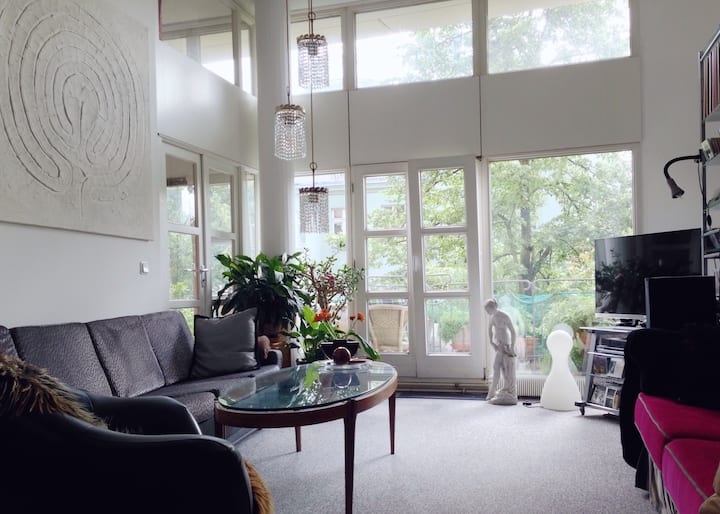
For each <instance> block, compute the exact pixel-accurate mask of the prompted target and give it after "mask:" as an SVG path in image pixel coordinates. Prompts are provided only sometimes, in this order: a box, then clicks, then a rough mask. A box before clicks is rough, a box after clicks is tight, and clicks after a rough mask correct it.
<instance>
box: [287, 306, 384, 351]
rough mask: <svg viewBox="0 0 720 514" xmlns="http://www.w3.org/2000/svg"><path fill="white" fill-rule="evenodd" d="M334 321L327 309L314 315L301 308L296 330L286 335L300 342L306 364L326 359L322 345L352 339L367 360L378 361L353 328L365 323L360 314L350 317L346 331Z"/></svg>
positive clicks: (370, 347)
mask: <svg viewBox="0 0 720 514" xmlns="http://www.w3.org/2000/svg"><path fill="white" fill-rule="evenodd" d="M334 321H335V320H334V318H333V315H332V313H331V312H330V311H329V310H328V309H321V310H320V312H318V313H315V312H314V311H313V310H312V309H311V308H310V307H309V306H308V305H305V306H304V307H303V312H302V317H301V318H300V323H298V324H297V326H296V328H297V330H295V331H293V332H290V333H289V334H288V335H289V336H290V337H292V338H295V339H299V340H300V344H301V348H302V349H303V352H304V354H305V361H306V362H313V361H317V360H322V359H326V358H327V357H326V356H325V354H324V353H323V349H322V343H323V342H325V341H334V340H336V339H354V340H356V341H358V343H360V348H362V349H363V351H364V352H365V354H367V356H368V358H370V359H371V360H379V359H380V356H379V355H378V353H377V352H376V351H375V349H374V348H373V347H372V346H370V344H369V343H368V342H367V341H366V340H365V338H364V337H363V336H362V335H360V334H359V333H358V332H357V331H356V330H355V328H354V324H355V322H356V321H361V322H362V321H365V316H364V315H363V313H362V312H358V313H357V314H354V315H351V316H350V326H349V328H348V329H347V330H343V329H341V328H340V327H339V326H337V325H336V324H335V323H334Z"/></svg>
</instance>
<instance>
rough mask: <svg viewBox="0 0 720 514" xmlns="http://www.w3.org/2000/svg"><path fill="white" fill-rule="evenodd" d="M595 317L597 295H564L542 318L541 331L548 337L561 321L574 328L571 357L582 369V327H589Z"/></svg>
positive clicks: (577, 366) (583, 355)
mask: <svg viewBox="0 0 720 514" xmlns="http://www.w3.org/2000/svg"><path fill="white" fill-rule="evenodd" d="M594 319H595V297H594V296H593V295H582V296H581V295H572V296H564V297H562V298H561V299H560V300H557V301H555V302H553V305H552V307H550V308H549V309H548V310H547V312H546V313H545V316H544V317H543V320H542V328H541V331H542V333H543V334H545V336H546V337H547V336H548V335H549V334H550V332H551V331H552V329H553V328H554V327H555V326H556V325H559V324H561V323H565V324H567V325H569V326H570V327H571V328H572V330H573V346H572V349H571V350H570V359H571V360H572V362H573V364H574V365H575V367H576V368H577V369H582V367H583V361H584V359H585V345H584V343H583V341H582V339H581V338H580V327H589V326H591V325H592V324H593V321H594Z"/></svg>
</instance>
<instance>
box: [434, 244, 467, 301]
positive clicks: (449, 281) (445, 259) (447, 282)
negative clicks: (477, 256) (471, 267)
mask: <svg viewBox="0 0 720 514" xmlns="http://www.w3.org/2000/svg"><path fill="white" fill-rule="evenodd" d="M423 255H424V256H425V291H466V290H467V288H468V270H467V239H466V237H465V234H443V235H429V236H424V237H423Z"/></svg>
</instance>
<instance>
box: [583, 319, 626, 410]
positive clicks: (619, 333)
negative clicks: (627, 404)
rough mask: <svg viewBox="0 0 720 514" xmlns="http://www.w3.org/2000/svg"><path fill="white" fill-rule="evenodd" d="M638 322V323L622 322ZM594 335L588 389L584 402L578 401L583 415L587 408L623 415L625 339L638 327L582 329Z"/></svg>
mask: <svg viewBox="0 0 720 514" xmlns="http://www.w3.org/2000/svg"><path fill="white" fill-rule="evenodd" d="M622 321H634V322H635V323H636V324H637V321H638V320H627V319H625V320H620V322H622ZM580 330H583V331H585V332H587V333H588V334H589V335H590V341H589V344H588V351H587V353H586V355H587V357H586V363H585V388H584V390H583V391H582V400H581V401H579V402H575V406H576V407H579V408H580V413H581V414H582V415H585V409H586V408H592V409H599V410H603V411H605V412H606V413H607V414H610V415H613V416H618V415H619V413H620V394H621V392H622V386H623V382H624V379H625V356H624V353H625V339H626V338H627V336H628V334H629V333H630V332H632V331H633V330H637V327H636V326H630V325H616V326H606V327H580Z"/></svg>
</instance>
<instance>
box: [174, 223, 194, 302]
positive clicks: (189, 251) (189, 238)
mask: <svg viewBox="0 0 720 514" xmlns="http://www.w3.org/2000/svg"><path fill="white" fill-rule="evenodd" d="M168 254H169V257H170V299H171V300H194V299H196V298H197V297H198V279H197V277H198V273H197V272H196V270H197V262H198V260H197V257H198V237H197V236H194V235H191V234H181V233H179V232H169V233H168Z"/></svg>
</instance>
